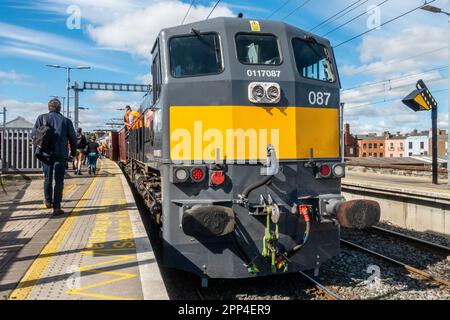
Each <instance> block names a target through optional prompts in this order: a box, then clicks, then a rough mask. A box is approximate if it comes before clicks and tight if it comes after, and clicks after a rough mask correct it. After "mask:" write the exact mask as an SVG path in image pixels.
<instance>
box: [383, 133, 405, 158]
mask: <svg viewBox="0 0 450 320" xmlns="http://www.w3.org/2000/svg"><path fill="white" fill-rule="evenodd" d="M385 137H386V152H385V155H384V156H385V157H386V158H403V157H406V156H407V154H406V148H405V145H406V136H404V135H402V134H401V133H400V132H397V133H396V134H395V135H391V134H390V133H387V134H385Z"/></svg>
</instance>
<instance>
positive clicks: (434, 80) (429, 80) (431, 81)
mask: <svg viewBox="0 0 450 320" xmlns="http://www.w3.org/2000/svg"><path fill="white" fill-rule="evenodd" d="M446 80H447V78H443V77H439V78H433V79H428V80H427V83H428V84H429V83H434V82H444V81H446ZM411 87H412V84H411V83H409V84H404V85H400V86H395V87H392V86H391V87H389V88H386V86H385V87H384V88H380V89H377V90H375V91H370V94H371V95H376V94H381V93H384V94H385V96H386V93H387V92H389V91H391V92H392V91H395V90H399V89H403V88H411ZM350 100H354V98H353V99H352V98H350ZM359 100H360V101H361V100H362V99H359Z"/></svg>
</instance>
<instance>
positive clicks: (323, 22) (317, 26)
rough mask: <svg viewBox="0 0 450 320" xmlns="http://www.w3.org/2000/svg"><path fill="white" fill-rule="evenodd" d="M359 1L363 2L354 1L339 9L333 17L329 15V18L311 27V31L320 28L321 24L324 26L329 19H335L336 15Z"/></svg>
mask: <svg viewBox="0 0 450 320" xmlns="http://www.w3.org/2000/svg"><path fill="white" fill-rule="evenodd" d="M358 2H361V0H357V1H355V2H353V3H352V4H350V5H348V6H346V7H345V8H344V9H342V10H340V11H338V12H337V13H335V14H334V15H332V16H331V17H328V18H327V19H325V20H324V21H322V22H321V23H319V24H318V25H316V26H315V27H313V28H311V29H310V30H309V32H312V31H314V30H316V29H317V28H319V27H320V26H322V25H323V24H325V23H327V22H328V21H330V20H331V19H333V18H334V17H336V16H338V15H340V14H341V13H342V12H344V11H346V10H347V9H349V8H351V7H353V6H354V5H355V4H357V3H358Z"/></svg>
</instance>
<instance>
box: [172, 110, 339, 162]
mask: <svg viewBox="0 0 450 320" xmlns="http://www.w3.org/2000/svg"><path fill="white" fill-rule="evenodd" d="M269 143H270V144H273V145H274V146H275V148H276V150H277V154H278V157H279V158H280V159H305V158H309V156H310V149H311V148H313V149H314V157H315V158H338V157H339V109H337V108H333V109H331V108H327V109H325V108H303V107H283V108H280V107H256V106H252V107H247V106H246V107H243V106H173V107H171V108H170V148H171V153H170V154H171V159H172V160H174V161H189V160H204V161H211V160H214V159H215V158H216V149H217V148H219V149H220V155H221V158H222V159H227V160H254V159H265V158H266V153H265V152H266V151H265V150H266V146H267V144H269Z"/></svg>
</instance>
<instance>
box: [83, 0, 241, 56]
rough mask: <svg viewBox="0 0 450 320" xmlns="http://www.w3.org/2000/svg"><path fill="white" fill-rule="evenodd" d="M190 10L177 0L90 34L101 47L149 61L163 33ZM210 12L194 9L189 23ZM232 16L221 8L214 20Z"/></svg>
mask: <svg viewBox="0 0 450 320" xmlns="http://www.w3.org/2000/svg"><path fill="white" fill-rule="evenodd" d="M188 8H189V4H188V3H184V2H180V1H174V0H170V1H164V2H162V1H160V2H157V3H154V4H151V5H149V6H147V7H145V8H142V9H140V10H135V11H133V12H129V13H126V14H124V15H122V16H120V18H118V19H113V20H112V21H110V22H107V23H104V24H100V25H95V23H93V24H92V25H91V26H89V27H88V28H87V30H88V34H89V35H90V36H91V37H92V39H94V41H95V42H96V43H97V44H98V45H100V46H103V47H108V48H115V49H117V50H122V51H127V52H130V53H131V54H133V55H136V56H138V57H141V58H149V57H150V51H151V49H152V46H153V43H154V41H155V39H156V37H157V35H158V33H159V32H160V30H161V29H164V28H168V27H172V26H176V25H179V24H180V23H181V21H182V20H183V17H184V15H185V13H186V12H187V10H188ZM210 11H211V8H210V7H205V6H201V5H199V6H193V8H192V9H191V10H190V12H189V16H188V17H187V19H186V22H187V23H189V22H193V21H197V20H203V19H205V18H206V17H207V15H208V14H209V12H210ZM232 15H233V13H232V12H231V10H230V9H228V8H227V7H226V6H223V5H222V6H221V5H219V6H218V7H217V8H216V9H215V11H214V13H213V14H212V16H211V17H216V16H232Z"/></svg>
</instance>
